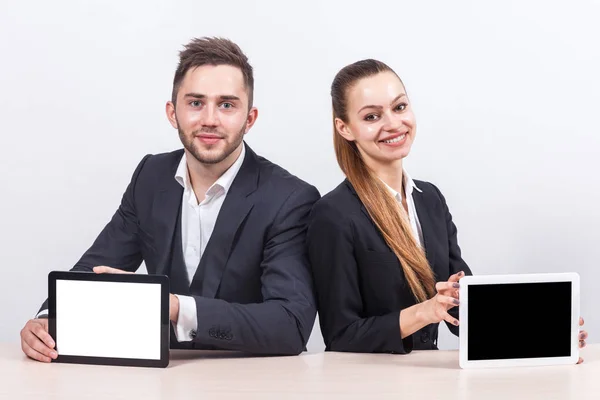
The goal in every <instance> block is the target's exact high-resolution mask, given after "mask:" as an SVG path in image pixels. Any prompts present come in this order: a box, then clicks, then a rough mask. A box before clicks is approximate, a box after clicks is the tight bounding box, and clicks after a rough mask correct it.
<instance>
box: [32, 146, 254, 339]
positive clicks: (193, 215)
mask: <svg viewBox="0 0 600 400" xmlns="http://www.w3.org/2000/svg"><path fill="white" fill-rule="evenodd" d="M245 156H246V146H245V144H242V152H241V153H240V155H239V157H238V158H237V160H235V162H234V163H233V165H232V166H231V167H230V168H229V169H228V170H227V171H225V173H223V175H221V177H220V178H219V179H217V181H216V182H215V183H213V184H212V185H211V187H209V188H208V190H207V191H206V194H205V197H204V200H202V201H201V202H200V203H198V200H197V198H196V194H195V193H194V188H193V187H192V183H191V182H190V174H189V171H188V167H187V158H186V155H185V153H184V154H183V157H182V158H181V161H180V162H179V166H178V167H177V171H176V172H175V177H174V178H175V180H176V181H177V182H179V184H180V185H181V186H182V187H183V197H182V200H181V201H182V204H181V241H182V243H181V248H182V250H183V258H184V261H185V267H186V270H187V274H188V278H189V282H190V283H191V281H192V280H193V279H194V274H195V273H196V270H197V269H198V265H199V264H200V259H201V258H202V254H203V253H204V250H205V249H206V245H207V243H208V241H209V239H210V237H211V235H212V232H213V230H214V228H215V222H216V221H217V216H218V215H219V211H221V206H222V205H223V202H224V201H225V196H226V195H227V192H228V191H229V189H230V188H231V185H232V183H233V180H234V179H235V177H236V176H237V174H238V172H239V170H240V168H241V167H242V163H243V162H244V157H245ZM176 296H177V298H178V299H179V314H178V318H177V325H176V326H175V335H176V336H177V340H178V341H179V342H186V341H190V340H192V331H196V330H197V329H198V320H197V315H196V301H195V300H194V298H193V297H191V296H181V295H176ZM47 315H48V310H47V309H45V310H41V311H40V312H39V313H38V314H37V315H36V318H40V317H43V316H47Z"/></svg>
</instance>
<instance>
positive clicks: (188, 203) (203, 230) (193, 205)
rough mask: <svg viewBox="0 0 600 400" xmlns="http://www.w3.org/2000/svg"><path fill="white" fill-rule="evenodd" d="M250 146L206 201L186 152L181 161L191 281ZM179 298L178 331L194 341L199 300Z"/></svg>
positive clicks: (179, 337) (184, 245)
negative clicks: (199, 192)
mask: <svg viewBox="0 0 600 400" xmlns="http://www.w3.org/2000/svg"><path fill="white" fill-rule="evenodd" d="M245 155H246V147H245V145H242V152H241V154H240V156H239V157H238V158H237V160H236V161H235V162H234V163H233V165H232V166H231V167H230V168H229V169H228V170H227V171H225V173H224V174H223V175H221V177H220V178H219V179H217V181H216V182H215V183H213V184H212V186H211V187H209V188H208V190H207V191H206V194H205V197H204V200H202V202H200V203H198V200H197V198H196V194H195V193H194V188H193V187H192V183H191V182H190V174H189V172H188V168H187V159H186V156H185V153H184V155H183V157H182V158H181V161H180V162H179V167H177V172H176V173H175V179H176V180H177V182H179V184H180V185H181V186H183V197H182V204H181V241H182V243H181V249H182V250H183V258H184V260H185V267H186V270H187V273H188V278H189V282H190V283H191V282H192V280H193V279H194V274H195V273H196V270H197V269H198V264H200V259H201V258H202V254H203V253H204V249H206V245H207V243H208V241H209V239H210V237H211V235H212V232H213V229H214V228H215V222H216V221H217V216H218V215H219V211H220V210H221V206H222V205H223V202H224V201H225V196H226V195H227V192H228V191H229V188H231V184H232V183H233V180H234V179H235V177H236V176H237V174H238V172H239V170H240V168H241V167H242V163H243V162H244V157H245ZM177 297H178V298H179V316H178V318H177V326H176V327H175V334H176V336H177V340H178V341H179V342H186V341H190V340H192V335H191V332H192V331H196V330H197V328H198V320H197V316H196V301H195V300H194V298H193V297H191V296H181V295H177Z"/></svg>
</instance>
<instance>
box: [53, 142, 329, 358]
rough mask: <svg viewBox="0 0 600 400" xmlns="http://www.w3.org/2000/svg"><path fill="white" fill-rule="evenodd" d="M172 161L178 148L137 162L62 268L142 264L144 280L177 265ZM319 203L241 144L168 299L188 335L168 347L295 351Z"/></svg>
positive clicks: (306, 331) (310, 298)
mask: <svg viewBox="0 0 600 400" xmlns="http://www.w3.org/2000/svg"><path fill="white" fill-rule="evenodd" d="M182 156H183V150H178V151H174V152H172V153H165V154H158V155H147V156H146V157H145V158H144V159H143V160H142V161H141V162H140V164H139V165H138V167H137V168H136V170H135V172H134V174H133V178H132V179H131V182H130V184H129V186H128V187H127V190H126V191H125V194H124V196H123V198H122V202H121V205H120V207H119V208H118V210H117V212H116V213H115V214H114V216H113V217H112V220H111V221H110V222H109V223H108V224H107V225H106V227H105V228H104V230H103V231H102V232H101V233H100V235H99V236H98V238H97V239H96V241H95V242H94V243H93V245H92V246H91V248H90V249H89V250H88V251H87V252H86V253H85V254H84V255H83V257H82V258H81V259H80V260H79V262H77V264H76V265H75V267H74V268H73V269H72V270H75V271H91V270H92V268H93V267H94V266H97V265H107V266H110V267H114V268H118V269H122V270H125V271H136V270H137V269H138V267H139V266H140V264H141V262H142V260H143V261H144V262H145V264H146V268H147V270H148V273H149V274H166V275H170V276H171V275H172V274H171V271H173V270H174V268H175V267H177V268H178V269H179V270H181V268H185V266H180V265H170V264H171V260H183V257H173V251H174V249H179V251H181V246H177V245H176V243H175V242H176V239H174V238H176V237H179V238H180V235H178V234H177V232H176V230H177V229H180V224H179V223H178V222H179V221H178V220H179V219H180V214H181V213H180V208H181V202H182V196H183V188H182V186H181V185H180V184H179V183H178V182H177V181H176V180H175V178H174V176H175V171H176V169H177V166H178V164H179V162H180V160H181V158H182ZM319 197H320V196H319V193H318V191H317V189H316V188H314V187H313V186H311V185H309V184H307V183H305V182H304V181H302V180H300V179H298V178H297V177H295V176H293V175H291V174H289V173H288V172H287V171H285V170H284V169H282V168H280V167H279V166H277V165H275V164H273V163H271V162H269V161H268V160H266V159H264V158H262V157H259V156H257V155H256V154H255V153H254V152H253V151H252V150H251V149H250V148H249V146H247V145H246V156H245V159H244V161H243V164H242V166H241V168H240V170H239V172H238V174H237V176H236V178H235V180H234V181H233V184H232V186H231V188H230V189H229V192H228V193H227V196H226V198H225V201H224V203H223V206H222V208H221V210H220V212H219V215H218V218H217V221H216V224H215V228H214V231H213V233H212V236H211V238H210V240H209V242H208V244H207V246H206V249H205V251H204V253H203V254H202V258H201V261H200V264H199V267H198V270H197V273H196V274H195V276H194V277H193V279H191V278H190V279H191V285H190V286H189V287H188V286H187V285H185V286H186V287H185V288H184V289H181V291H182V292H184V293H176V294H186V295H192V296H193V297H194V299H195V301H196V306H197V315H198V329H197V332H194V333H193V335H195V337H194V339H193V342H192V343H188V345H187V346H185V343H184V345H183V346H180V344H178V343H174V341H173V338H171V339H172V340H171V342H172V346H173V345H175V347H188V348H209V349H211V348H219V349H229V350H240V351H246V352H250V353H255V354H281V355H292V354H299V353H301V352H302V351H303V350H304V349H305V346H306V343H307V341H308V338H309V336H310V333H311V330H312V327H313V324H314V320H315V315H316V304H315V298H314V292H313V284H312V278H311V274H310V267H309V265H308V259H307V254H306V247H305V237H306V230H307V223H308V217H309V214H310V210H311V208H312V206H313V204H314V203H315V202H316V201H317V200H318V199H319ZM171 277H172V276H171ZM174 286H178V287H181V282H177V285H174V284H173V282H172V284H171V289H173V287H174ZM172 291H173V290H172ZM106 295H107V296H110V293H107V294H106ZM42 308H44V307H42ZM171 332H172V333H173V330H172V331H171ZM140 334H141V335H143V332H140Z"/></svg>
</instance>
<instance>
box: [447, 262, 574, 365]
mask: <svg viewBox="0 0 600 400" xmlns="http://www.w3.org/2000/svg"><path fill="white" fill-rule="evenodd" d="M543 282H571V289H572V290H571V355H570V356H569V357H540V358H514V359H508V360H473V361H469V359H468V348H469V347H468V343H469V342H468V341H469V336H468V331H469V330H468V326H469V316H468V313H467V311H468V305H469V286H471V285H490V284H511V283H543ZM459 291H460V304H461V306H460V307H459V321H460V325H459V341H460V348H459V364H460V367H461V368H489V367H520V366H541V365H565V364H576V363H577V361H579V338H578V335H579V315H580V314H579V312H580V304H579V302H580V300H579V298H580V284H579V274H577V273H574V272H569V273H544V274H511V275H479V276H477V275H473V276H466V277H464V278H462V279H461V280H460V290H459ZM516 329H526V327H516Z"/></svg>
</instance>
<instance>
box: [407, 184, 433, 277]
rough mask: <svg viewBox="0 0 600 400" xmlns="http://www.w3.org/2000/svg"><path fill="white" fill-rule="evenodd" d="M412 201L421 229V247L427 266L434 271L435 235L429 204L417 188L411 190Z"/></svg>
mask: <svg viewBox="0 0 600 400" xmlns="http://www.w3.org/2000/svg"><path fill="white" fill-rule="evenodd" d="M412 197H413V201H414V202H415V208H416V209H417V216H418V218H419V222H420V223H421V231H422V232H423V242H424V243H423V247H424V249H425V255H426V256H427V261H428V262H429V266H430V267H431V268H432V269H433V270H434V271H435V268H434V266H435V251H434V246H433V244H434V241H435V236H434V233H435V232H433V221H432V220H431V214H430V212H429V208H430V206H429V205H428V204H427V200H426V198H425V194H424V193H422V192H419V191H418V190H413V195H412Z"/></svg>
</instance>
